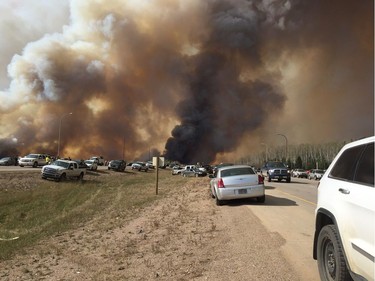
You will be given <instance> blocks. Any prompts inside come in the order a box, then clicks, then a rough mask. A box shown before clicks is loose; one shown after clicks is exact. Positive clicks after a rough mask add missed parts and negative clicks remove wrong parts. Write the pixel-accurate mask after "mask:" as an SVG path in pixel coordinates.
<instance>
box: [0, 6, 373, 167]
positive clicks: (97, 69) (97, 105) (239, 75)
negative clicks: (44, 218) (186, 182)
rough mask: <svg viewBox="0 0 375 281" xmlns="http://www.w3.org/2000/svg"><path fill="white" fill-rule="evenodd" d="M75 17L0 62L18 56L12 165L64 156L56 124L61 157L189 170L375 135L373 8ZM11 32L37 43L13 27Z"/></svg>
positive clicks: (209, 9)
mask: <svg viewBox="0 0 375 281" xmlns="http://www.w3.org/2000/svg"><path fill="white" fill-rule="evenodd" d="M6 1H9V2H11V3H16V2H17V4H19V3H21V2H19V1H13V0H6ZM41 3H42V2H41ZM43 3H44V2H43ZM48 3H49V2H48ZM58 3H60V2H55V3H54V4H55V5H58ZM61 3H65V4H62V5H63V6H64V7H66V3H67V2H61ZM12 5H13V4H12ZM12 5H10V6H9V7H12V8H8V10H6V11H7V14H9V15H12V11H18V10H19V8H18V6H17V5H15V6H14V5H13V6H12ZM69 5H70V10H69V11H70V15H69V18H66V22H64V20H60V21H61V22H62V24H61V26H59V27H56V29H55V33H53V31H51V30H50V29H47V28H45V29H44V30H45V34H44V35H43V36H40V35H39V37H36V36H37V35H38V34H41V30H42V29H41V28H42V25H41V26H38V28H34V29H30V31H29V33H32V35H33V36H31V35H29V36H30V37H27V38H31V39H29V40H30V41H29V42H28V43H27V44H26V43H25V45H24V48H23V50H22V53H20V51H19V50H20V47H19V46H20V41H17V42H16V41H15V40H12V38H15V37H14V36H7V37H6V38H7V40H6V41H4V40H2V45H1V47H0V51H1V54H2V56H3V55H4V54H8V53H9V50H12V49H14V53H16V52H18V53H19V54H15V55H14V56H13V58H11V57H9V61H8V63H9V65H8V76H9V80H10V83H9V86H7V88H6V89H4V90H2V91H0V125H1V126H0V145H1V149H0V151H3V152H2V153H3V154H4V153H5V152H7V153H8V151H9V149H8V148H9V147H13V148H15V149H16V150H17V152H19V153H21V154H26V153H29V152H46V153H51V154H56V153H57V144H58V131H59V124H60V121H62V122H61V142H60V145H61V147H60V150H61V154H62V156H71V157H80V158H85V157H89V156H91V155H94V154H95V155H103V156H104V157H105V158H122V157H123V155H125V158H126V159H127V160H133V159H141V158H142V159H143V158H145V159H146V158H149V156H150V152H152V154H155V155H156V154H159V153H161V152H163V150H165V151H164V152H165V154H166V156H167V157H168V158H171V159H172V160H179V161H181V162H184V163H191V162H197V161H200V162H212V161H219V160H220V159H221V158H225V155H229V154H236V153H241V151H240V150H241V149H242V148H245V150H246V153H250V152H252V151H254V150H255V151H256V150H257V149H259V143H260V142H266V143H268V142H271V141H272V140H273V139H274V138H275V137H274V136H275V134H276V133H283V134H285V135H288V137H289V139H290V141H291V142H293V141H294V142H310V141H312V142H313V141H316V142H318V141H330V140H343V139H344V140H348V139H353V138H358V137H362V136H365V135H370V134H373V128H374V118H373V114H374V109H373V104H374V99H373V92H374V91H373V90H374V89H373V75H374V72H373V41H374V40H373V10H374V9H373V1H370V0H363V1H360V2H358V1H349V0H347V1H339V0H335V1H328V2H327V1H323V0H318V1H297V0H288V1H273V0H267V1H266V0H263V1H261V0H259V1H245V0H237V1H235V0H210V1H199V0H192V1H183V0H180V1H178V0H175V1H171V0H157V1H142V0H140V1H125V0H111V1H94V2H92V1H90V2H88V1H84V0H72V1H70V2H69ZM46 7H47V6H46ZM9 9H10V10H9ZM12 9H13V10H12ZM46 9H47V8H46ZM57 10H59V9H55V10H54V11H57ZM37 11H40V13H39V12H37ZM42 11H43V8H41V9H38V10H35V11H34V13H33V14H32V15H31V14H30V15H29V17H30V19H32V20H30V22H43V20H41V17H42V15H43V14H45V12H46V11H43V13H42ZM62 11H63V13H65V12H66V9H65V8H64V9H62ZM14 13H16V12H14ZM33 15H34V17H33ZM12 18H16V17H12V16H7V21H8V22H10V21H11V19H12ZM62 18H63V17H62ZM17 19H18V18H17ZM47 20H48V19H47ZM60 21H59V22H60ZM21 23H24V22H23V21H21ZM63 24H65V25H64V26H63ZM44 25H48V24H44ZM21 26H22V25H21ZM1 30H4V31H5V30H6V32H8V33H7V34H11V33H12V32H14V33H15V34H19V35H20V36H21V37H23V36H22V35H23V34H26V33H27V32H20V30H22V28H20V26H19V25H17V22H16V21H14V22H12V24H9V25H7V28H5V27H1ZM36 30H37V31H36ZM25 38H26V37H25ZM35 38H39V39H38V40H37V41H35V40H36V39H35ZM25 40H27V39H25ZM33 40H34V41H33ZM25 42H27V41H25ZM4 46H5V47H4ZM1 61H5V59H4V58H3V57H2V60H1ZM4 80H5V79H3V77H2V79H1V80H0V81H4ZM69 112H72V113H73V114H72V115H66V114H67V113H69ZM63 116H64V117H63ZM242 150H243V149H242ZM9 153H10V152H9ZM4 156H5V155H4ZM152 156H154V155H152Z"/></svg>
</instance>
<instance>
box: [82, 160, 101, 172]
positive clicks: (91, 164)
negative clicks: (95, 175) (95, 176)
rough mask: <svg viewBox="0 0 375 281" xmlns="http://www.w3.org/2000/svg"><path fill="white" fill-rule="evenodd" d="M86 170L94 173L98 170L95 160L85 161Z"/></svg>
mask: <svg viewBox="0 0 375 281" xmlns="http://www.w3.org/2000/svg"><path fill="white" fill-rule="evenodd" d="M85 164H86V165H87V167H88V168H87V170H90V171H96V170H97V169H98V162H97V161H96V160H85Z"/></svg>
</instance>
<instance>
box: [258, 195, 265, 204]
mask: <svg viewBox="0 0 375 281" xmlns="http://www.w3.org/2000/svg"><path fill="white" fill-rule="evenodd" d="M265 201H266V195H263V196H260V197H257V202H258V203H264V202H265Z"/></svg>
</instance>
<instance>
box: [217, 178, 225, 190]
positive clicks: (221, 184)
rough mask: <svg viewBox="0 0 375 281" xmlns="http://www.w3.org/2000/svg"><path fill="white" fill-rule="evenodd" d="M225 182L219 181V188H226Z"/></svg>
mask: <svg viewBox="0 0 375 281" xmlns="http://www.w3.org/2000/svg"><path fill="white" fill-rule="evenodd" d="M224 187H225V186H224V181H223V179H222V178H220V179H219V181H218V182H217V188H224Z"/></svg>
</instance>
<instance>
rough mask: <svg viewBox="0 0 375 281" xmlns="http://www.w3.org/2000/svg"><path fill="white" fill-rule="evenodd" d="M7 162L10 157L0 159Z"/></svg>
mask: <svg viewBox="0 0 375 281" xmlns="http://www.w3.org/2000/svg"><path fill="white" fill-rule="evenodd" d="M7 160H10V157H4V158H1V159H0V161H7Z"/></svg>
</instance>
